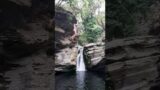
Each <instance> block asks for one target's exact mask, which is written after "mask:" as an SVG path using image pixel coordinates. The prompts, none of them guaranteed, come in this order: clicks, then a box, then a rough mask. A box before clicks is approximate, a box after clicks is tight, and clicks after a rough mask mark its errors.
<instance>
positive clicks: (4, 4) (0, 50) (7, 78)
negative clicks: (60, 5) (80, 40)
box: [0, 0, 54, 90]
mask: <svg viewBox="0 0 160 90" xmlns="http://www.w3.org/2000/svg"><path fill="white" fill-rule="evenodd" d="M51 6H52V5H51V3H50V0H1V1H0V21H1V22H0V89H1V90H5V89H7V90H50V89H52V90H53V89H54V59H53V58H54V57H53V48H52V46H53V44H52V40H53V38H52V37H53V30H52V29H51V28H50V27H49V25H48V24H49V21H50V20H51V18H53V15H51V12H52V10H51V9H50V8H51Z"/></svg>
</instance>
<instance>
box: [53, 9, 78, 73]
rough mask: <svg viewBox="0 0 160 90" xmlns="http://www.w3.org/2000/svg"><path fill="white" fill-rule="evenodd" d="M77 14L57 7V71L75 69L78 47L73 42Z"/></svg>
mask: <svg viewBox="0 0 160 90" xmlns="http://www.w3.org/2000/svg"><path fill="white" fill-rule="evenodd" d="M74 20H75V16H73V14H72V13H71V12H69V11H66V10H64V9H62V8H57V7H56V9H55V17H54V22H55V34H54V35H55V71H57V72H68V71H73V70H75V66H76V57H77V54H78V51H77V50H78V49H77V48H76V47H75V45H76V43H73V42H71V40H70V37H71V36H72V35H73V24H74V23H75V22H73V21H74Z"/></svg>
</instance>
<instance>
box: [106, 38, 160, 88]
mask: <svg viewBox="0 0 160 90" xmlns="http://www.w3.org/2000/svg"><path fill="white" fill-rule="evenodd" d="M105 50H106V57H105V58H106V59H105V60H106V82H111V83H110V84H107V87H108V88H109V87H114V89H115V90H159V89H158V87H159V60H160V40H159V38H158V37H156V36H139V37H130V38H125V39H117V40H113V41H110V42H107V44H106V49H105Z"/></svg>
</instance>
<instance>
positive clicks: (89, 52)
mask: <svg viewBox="0 0 160 90" xmlns="http://www.w3.org/2000/svg"><path fill="white" fill-rule="evenodd" d="M84 57H85V60H86V64H87V68H88V69H90V70H94V71H100V72H104V69H105V59H104V58H105V44H104V43H103V42H99V43H90V44H87V45H85V46H84Z"/></svg>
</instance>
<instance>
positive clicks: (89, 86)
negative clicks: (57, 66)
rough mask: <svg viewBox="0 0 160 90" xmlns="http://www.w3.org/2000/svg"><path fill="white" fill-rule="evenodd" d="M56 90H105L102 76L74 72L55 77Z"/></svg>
mask: <svg viewBox="0 0 160 90" xmlns="http://www.w3.org/2000/svg"><path fill="white" fill-rule="evenodd" d="M55 89H56V90H105V80H104V77H103V76H102V75H100V74H99V75H97V74H95V73H92V72H83V71H82V72H74V73H63V74H59V75H56V81H55Z"/></svg>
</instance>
